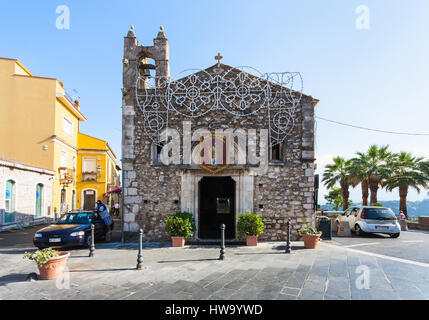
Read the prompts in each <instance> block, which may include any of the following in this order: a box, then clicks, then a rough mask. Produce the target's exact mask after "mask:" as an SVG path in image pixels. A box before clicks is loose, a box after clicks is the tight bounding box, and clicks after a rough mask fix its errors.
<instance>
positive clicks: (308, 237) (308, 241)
mask: <svg viewBox="0 0 429 320" xmlns="http://www.w3.org/2000/svg"><path fill="white" fill-rule="evenodd" d="M298 233H299V235H300V236H301V237H302V240H304V246H305V247H306V248H307V249H315V248H316V246H317V243H318V242H319V239H320V236H321V234H322V232H321V231H316V230H314V228H313V227H310V226H308V227H305V228H302V229H300V230H299V231H298Z"/></svg>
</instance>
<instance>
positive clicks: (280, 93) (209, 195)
mask: <svg viewBox="0 0 429 320" xmlns="http://www.w3.org/2000/svg"><path fill="white" fill-rule="evenodd" d="M215 59H216V60H217V63H216V64H215V65H213V66H211V67H209V68H207V69H198V70H189V71H186V72H184V73H182V74H180V75H179V76H178V77H176V78H172V77H171V75H170V66H169V46H168V40H167V38H166V37H165V34H164V31H163V29H162V28H161V30H160V32H159V33H158V35H157V37H156V38H155V39H154V43H153V46H144V45H140V44H139V43H138V40H137V38H136V36H135V33H134V30H133V27H131V30H130V31H129V32H128V34H127V36H126V37H125V38H124V59H123V88H122V94H123V100H122V166H123V197H124V198H123V231H124V233H125V236H126V238H127V237H131V236H133V235H135V234H136V233H137V232H138V230H139V229H140V228H142V229H143V230H144V239H145V240H147V241H161V240H168V239H169V237H168V235H167V234H166V232H165V230H164V227H165V224H164V219H165V217H167V216H168V215H170V214H173V213H175V212H176V211H187V212H190V213H192V214H193V215H194V217H195V221H196V227H197V231H196V233H195V236H194V237H195V239H196V240H204V239H217V238H219V237H220V229H219V227H220V224H225V225H226V238H227V239H236V237H237V232H236V231H237V229H236V228H237V217H238V215H239V214H242V213H246V212H254V213H256V214H258V215H260V216H261V217H262V219H263V221H264V223H265V231H264V233H263V235H262V236H261V237H260V239H261V240H284V239H285V238H286V222H287V220H288V219H290V221H291V226H292V230H291V234H292V238H293V239H296V238H297V237H298V233H297V231H298V230H299V229H300V228H302V227H303V226H307V225H312V224H314V215H315V196H314V192H315V188H314V180H315V179H314V169H315V168H314V166H315V163H314V161H315V156H314V108H315V106H316V104H317V102H318V100H316V99H314V98H313V97H311V96H309V95H304V94H302V92H301V90H302V79H301V76H300V74H299V73H293V72H277V73H264V74H262V73H260V72H259V71H257V70H255V69H252V68H249V67H231V66H228V65H225V64H223V63H221V59H222V57H221V56H220V54H218V55H217V56H216V57H215Z"/></svg>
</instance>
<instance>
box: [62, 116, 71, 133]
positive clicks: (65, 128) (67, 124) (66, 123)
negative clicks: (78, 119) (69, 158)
mask: <svg viewBox="0 0 429 320" xmlns="http://www.w3.org/2000/svg"><path fill="white" fill-rule="evenodd" d="M63 131H64V132H65V133H66V134H68V135H69V136H72V135H73V123H72V122H71V121H70V120H69V119H67V118H66V117H64V118H63Z"/></svg>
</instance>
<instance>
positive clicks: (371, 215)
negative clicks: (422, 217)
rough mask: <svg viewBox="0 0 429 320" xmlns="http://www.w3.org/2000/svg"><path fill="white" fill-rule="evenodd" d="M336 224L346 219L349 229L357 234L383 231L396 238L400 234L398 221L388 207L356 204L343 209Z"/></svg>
mask: <svg viewBox="0 0 429 320" xmlns="http://www.w3.org/2000/svg"><path fill="white" fill-rule="evenodd" d="M336 221H337V224H339V223H340V221H348V223H349V225H350V229H351V230H352V231H353V232H355V233H356V234H357V235H362V234H365V233H384V234H389V235H390V236H391V237H392V238H397V237H399V235H400V234H401V227H400V225H399V222H398V220H397V218H396V216H395V214H394V213H393V211H392V210H391V209H390V208H384V207H372V206H356V207H351V208H349V209H347V210H346V211H344V213H343V214H342V215H340V216H338V217H337V219H336Z"/></svg>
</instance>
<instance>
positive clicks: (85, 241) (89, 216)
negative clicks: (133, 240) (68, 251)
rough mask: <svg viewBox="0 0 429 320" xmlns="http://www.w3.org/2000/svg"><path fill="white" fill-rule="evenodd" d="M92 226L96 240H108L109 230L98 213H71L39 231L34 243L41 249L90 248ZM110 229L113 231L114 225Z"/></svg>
mask: <svg viewBox="0 0 429 320" xmlns="http://www.w3.org/2000/svg"><path fill="white" fill-rule="evenodd" d="M91 224H94V227H95V228H94V237H95V239H94V240H98V239H106V234H107V231H108V228H107V227H106V225H105V224H104V222H103V220H102V219H101V218H100V216H99V214H98V213H97V212H95V211H70V212H68V213H66V214H64V215H63V216H62V217H61V218H60V219H58V221H57V222H56V223H55V224H52V225H50V226H48V227H45V228H43V229H40V230H39V231H37V232H36V234H35V235H34V239H33V243H34V245H35V246H36V247H37V248H39V249H43V248H47V247H72V246H90V245H91ZM110 229H113V225H111V227H110ZM106 240H110V239H106Z"/></svg>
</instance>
